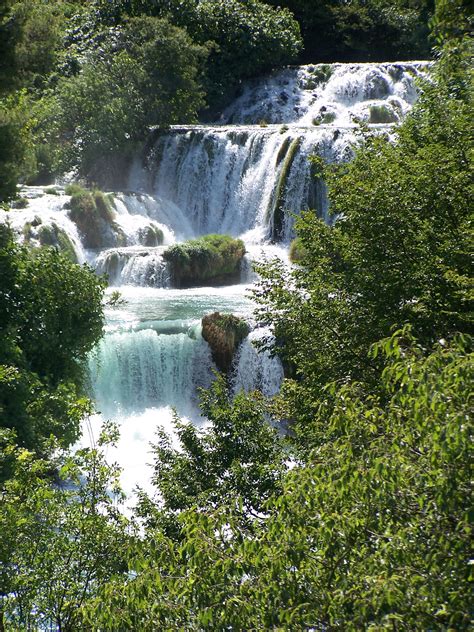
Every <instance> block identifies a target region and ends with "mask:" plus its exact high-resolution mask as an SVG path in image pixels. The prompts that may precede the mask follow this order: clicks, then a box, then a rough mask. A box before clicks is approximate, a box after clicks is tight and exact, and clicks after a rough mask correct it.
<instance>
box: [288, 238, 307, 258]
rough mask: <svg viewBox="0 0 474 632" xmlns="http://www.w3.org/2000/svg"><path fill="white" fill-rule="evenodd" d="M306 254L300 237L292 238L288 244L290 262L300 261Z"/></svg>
mask: <svg viewBox="0 0 474 632" xmlns="http://www.w3.org/2000/svg"><path fill="white" fill-rule="evenodd" d="M305 254H306V250H305V247H304V246H303V244H302V242H301V239H300V238H299V237H297V238H296V239H293V241H292V242H291V245H290V252H289V258H290V261H291V262H292V263H300V262H301V260H302V259H303V257H304V256H305Z"/></svg>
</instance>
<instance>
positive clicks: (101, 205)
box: [92, 190, 114, 223]
mask: <svg viewBox="0 0 474 632" xmlns="http://www.w3.org/2000/svg"><path fill="white" fill-rule="evenodd" d="M92 197H93V198H94V203H95V206H96V209H97V211H98V213H99V215H100V216H101V217H102V219H103V220H105V221H106V222H109V223H110V222H112V221H113V219H114V211H113V210H112V204H111V203H110V198H109V197H108V196H107V195H105V194H104V193H102V191H98V190H95V191H94V192H93V193H92Z"/></svg>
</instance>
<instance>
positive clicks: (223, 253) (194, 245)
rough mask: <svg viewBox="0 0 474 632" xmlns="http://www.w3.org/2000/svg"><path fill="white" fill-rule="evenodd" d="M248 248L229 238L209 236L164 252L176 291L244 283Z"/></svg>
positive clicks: (176, 245)
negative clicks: (241, 275) (244, 266)
mask: <svg viewBox="0 0 474 632" xmlns="http://www.w3.org/2000/svg"><path fill="white" fill-rule="evenodd" d="M244 255H245V246H244V243H243V242H242V241H241V240H240V239H233V238H232V237H229V236H228V235H205V236H204V237H200V238H199V239H191V240H190V241H185V242H184V243H182V244H175V245H173V246H171V247H170V248H168V249H167V250H165V251H164V253H163V259H164V260H165V261H166V262H167V263H168V265H169V269H170V274H171V278H172V282H173V285H174V287H178V288H186V287H196V286H199V285H204V284H206V285H226V284H230V283H235V282H238V281H239V280H240V265H241V262H242V259H243V258H244Z"/></svg>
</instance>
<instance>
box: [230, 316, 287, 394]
mask: <svg viewBox="0 0 474 632" xmlns="http://www.w3.org/2000/svg"><path fill="white" fill-rule="evenodd" d="M264 339H265V340H269V341H270V342H271V341H272V340H273V337H272V335H271V333H270V331H269V330H268V329H267V328H260V329H254V330H253V331H252V332H250V334H249V335H248V337H247V338H246V339H245V340H244V341H243V342H242V344H241V346H240V349H239V351H238V353H237V356H236V358H235V361H234V371H233V375H232V389H233V391H234V393H238V392H240V391H242V390H243V391H245V392H246V393H249V392H251V391H254V390H257V389H258V390H260V391H261V392H262V393H263V394H264V395H265V396H266V397H273V396H274V395H276V394H277V393H278V391H279V390H280V386H281V383H282V381H283V377H284V375H283V366H282V363H281V360H280V359H279V358H278V356H272V355H271V354H270V352H269V351H266V350H265V351H261V350H259V349H258V347H257V346H256V344H258V343H259V342H262V341H263V340H264Z"/></svg>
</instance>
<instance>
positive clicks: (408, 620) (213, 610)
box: [84, 328, 473, 631]
mask: <svg viewBox="0 0 474 632" xmlns="http://www.w3.org/2000/svg"><path fill="white" fill-rule="evenodd" d="M470 346H471V341H470V340H468V339H466V338H462V337H461V338H457V339H456V340H455V341H453V344H452V345H451V346H447V345H446V343H444V342H443V344H441V345H438V346H437V347H436V349H434V351H433V353H431V354H430V355H428V356H426V354H425V350H424V349H423V348H422V347H420V346H419V345H417V344H416V342H415V341H414V340H413V338H412V335H411V333H410V329H409V328H405V329H404V330H403V331H401V332H397V333H396V335H394V336H392V337H391V338H389V339H387V340H384V341H383V342H381V343H380V344H378V345H376V346H375V347H374V349H373V350H372V354H373V355H382V356H383V358H384V360H383V364H384V365H385V370H384V372H383V375H382V380H381V389H380V394H379V395H378V396H373V395H370V394H368V393H367V392H366V390H365V389H364V387H363V386H362V385H360V384H357V383H352V384H348V385H345V386H342V387H339V386H337V385H335V384H334V385H332V387H331V389H332V394H333V398H334V405H333V406H332V407H331V412H330V415H329V416H327V415H325V414H324V415H320V416H315V418H314V420H313V423H314V427H315V430H317V432H318V433H319V436H320V443H319V446H318V448H317V449H316V450H314V452H312V454H311V455H310V457H309V458H308V460H307V462H306V463H305V464H302V465H300V466H296V467H295V468H294V469H293V470H292V471H291V472H290V473H289V474H288V475H287V476H286V480H285V482H284V485H283V490H282V493H280V494H279V495H277V496H273V497H272V498H270V500H269V501H268V502H267V503H266V504H265V511H266V516H265V517H264V518H263V519H262V517H259V518H257V519H254V520H253V521H252V522H253V524H252V523H251V524H250V525H247V527H246V528H245V527H244V528H243V526H242V520H241V515H240V512H241V508H240V507H239V506H238V502H237V503H234V504H231V505H230V506H228V507H226V506H223V505H219V506H218V507H216V509H215V510H214V511H213V510H212V509H210V508H209V509H207V510H202V509H201V510H196V509H193V510H192V511H188V512H186V513H184V514H183V515H181V518H180V520H181V528H182V538H181V539H180V541H179V542H175V541H173V540H170V539H168V538H166V537H164V536H163V534H162V533H160V532H159V531H158V532H154V533H152V534H149V538H148V539H147V540H146V541H145V542H144V543H143V545H142V547H141V551H140V548H139V549H138V550H137V552H136V554H135V556H134V557H133V558H132V559H131V567H132V568H134V569H135V571H136V575H133V578H130V576H128V577H125V576H122V577H118V576H116V577H115V578H113V579H112V580H111V581H110V582H108V583H106V584H105V585H104V586H103V588H102V590H101V592H100V593H99V594H98V595H97V596H96V597H95V598H94V599H93V600H91V601H90V602H89V603H87V604H86V605H85V609H84V610H85V615H84V616H85V620H86V622H88V623H89V624H90V625H91V626H92V627H93V628H94V629H102V630H114V629H117V628H116V619H115V617H116V613H117V612H122V613H124V619H123V621H121V624H122V625H123V626H124V627H126V628H128V629H143V630H148V629H159V628H161V629H177V628H183V629H202V628H206V629H211V630H214V629H215V630H218V629H223V628H229V629H235V630H241V629H259V630H263V629H265V630H269V629H274V628H275V629H284V630H286V629H306V628H316V629H317V628H327V629H344V630H354V631H355V630H361V629H378V630H389V629H390V630H393V629H399V630H405V629H406V630H414V629H420V630H421V629H449V628H451V629H456V630H467V629H469V626H470V589H469V574H470V573H469V571H470V567H469V553H470V550H469V549H470V526H469V511H470V505H471V503H470V497H469V474H470V444H471V441H472V426H470V424H469V412H470V411H469V398H468V390H469V385H470V383H471V381H472V377H473V376H472V369H473V363H472V355H471V356H469V355H468V351H469V348H470Z"/></svg>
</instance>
